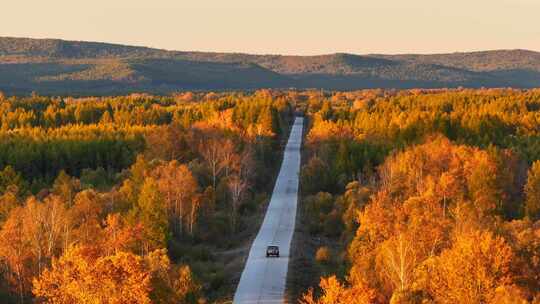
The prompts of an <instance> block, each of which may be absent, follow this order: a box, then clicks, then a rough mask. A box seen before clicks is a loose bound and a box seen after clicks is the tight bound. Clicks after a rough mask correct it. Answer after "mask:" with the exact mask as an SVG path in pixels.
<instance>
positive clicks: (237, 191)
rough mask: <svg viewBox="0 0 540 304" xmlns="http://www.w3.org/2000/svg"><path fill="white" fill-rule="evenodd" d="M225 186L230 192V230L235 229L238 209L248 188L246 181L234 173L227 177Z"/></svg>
mask: <svg viewBox="0 0 540 304" xmlns="http://www.w3.org/2000/svg"><path fill="white" fill-rule="evenodd" d="M227 187H228V188H229V192H230V193H231V230H232V231H236V226H237V222H238V209H239V207H240V204H241V203H242V200H243V198H244V194H245V192H246V190H247V188H248V183H247V181H246V180H244V179H243V178H242V177H241V176H239V175H238V174H234V175H231V176H230V177H229V178H228V179H227Z"/></svg>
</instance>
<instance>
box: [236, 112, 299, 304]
mask: <svg viewBox="0 0 540 304" xmlns="http://www.w3.org/2000/svg"><path fill="white" fill-rule="evenodd" d="M303 124H304V119H303V118H301V117H297V118H296V119H295V121H294V125H293V127H292V130H291V134H290V136H289V140H288V142H287V146H286V147H285V152H284V155H283V162H282V164H281V169H280V171H279V175H278V178H277V181H276V185H275V186H274V192H273V193H272V198H271V199H270V203H269V205H268V209H267V211H266V215H265V217H264V221H263V223H262V226H261V228H260V230H259V233H258V234H257V237H256V238H255V241H253V244H252V245H251V250H250V251H249V256H248V259H247V261H246V265H245V267H244V271H243V272H242V276H241V277H240V283H239V284H238V288H237V289H236V293H235V294H234V300H233V303H235V304H248V303H249V304H253V303H257V304H259V303H260V304H263V303H283V302H284V293H285V282H286V280H287V268H288V264H289V252H290V245H291V240H292V236H293V232H294V226H295V220H296V205H297V201H298V176H299V172H300V147H301V145H302V127H303ZM268 245H277V246H279V251H280V257H279V258H275V257H271V258H266V246H268Z"/></svg>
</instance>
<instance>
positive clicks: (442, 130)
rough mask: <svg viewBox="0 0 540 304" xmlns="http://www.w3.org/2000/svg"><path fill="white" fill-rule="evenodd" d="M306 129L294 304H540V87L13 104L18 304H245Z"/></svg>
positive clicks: (3, 234)
mask: <svg viewBox="0 0 540 304" xmlns="http://www.w3.org/2000/svg"><path fill="white" fill-rule="evenodd" d="M300 116H303V117H304V126H303V127H304V131H303V132H304V133H303V135H304V138H303V140H304V141H303V146H302V150H301V156H302V159H301V169H300V177H299V178H300V192H299V194H298V214H297V222H296V230H295V236H294V239H293V243H292V250H291V253H290V257H289V259H290V260H289V268H288V269H289V270H288V275H287V298H288V301H289V303H300V304H349V303H352V304H383V303H392V304H398V303H400V304H417V303H418V304H420V303H433V304H435V303H443V304H445V303H449V304H450V303H490V304H503V303H535V304H539V303H540V90H538V89H529V90H525V89H523V90H522V89H519V90H518V89H433V90H421V89H411V90H390V89H388V90H383V89H380V90H378V89H370V90H359V91H324V90H257V91H231V92H202V91H201V92H182V93H176V94H170V95H166V96H157V95H150V94H131V95H126V96H110V97H75V96H73V97H70V96H57V97H54V96H40V95H39V94H37V93H34V94H32V95H28V96H8V95H4V94H0V303H13V304H15V303H17V304H23V303H61V304H64V303H65V304H68V303H185V304H195V303H231V300H232V297H233V294H234V291H235V288H236V286H237V284H238V281H239V280H240V276H241V273H242V269H243V267H244V263H245V260H246V257H247V254H248V250H249V247H250V244H251V242H252V241H253V239H254V238H255V236H256V233H257V231H258V229H259V227H260V226H261V222H262V220H263V217H264V214H265V211H266V207H267V206H268V203H269V201H270V199H271V196H272V190H273V188H274V183H275V181H276V178H277V177H278V173H279V169H280V164H281V160H282V156H283V152H284V150H286V148H285V147H286V146H285V145H286V143H287V139H288V137H289V133H290V130H291V127H292V124H293V121H294V119H295V117H300Z"/></svg>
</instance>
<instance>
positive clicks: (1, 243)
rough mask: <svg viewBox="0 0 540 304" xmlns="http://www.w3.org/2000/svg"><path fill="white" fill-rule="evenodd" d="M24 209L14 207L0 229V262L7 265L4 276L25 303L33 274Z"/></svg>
mask: <svg viewBox="0 0 540 304" xmlns="http://www.w3.org/2000/svg"><path fill="white" fill-rule="evenodd" d="M23 217H24V209H23V208H22V207H19V208H16V209H14V210H13V211H12V212H11V214H10V216H9V218H8V219H7V221H6V222H5V223H4V225H3V226H2V230H0V262H1V263H2V264H3V265H5V266H6V267H5V269H6V270H5V272H4V278H5V279H6V281H7V282H8V283H9V284H10V285H11V286H13V288H14V290H15V293H16V294H17V295H18V297H19V302H20V303H23V301H24V298H25V296H26V295H27V294H28V293H29V292H30V283H31V281H30V280H31V277H32V274H33V269H32V264H33V259H34V256H33V255H32V249H31V246H32V245H31V243H30V241H29V240H28V238H27V237H26V236H25V234H24V223H23Z"/></svg>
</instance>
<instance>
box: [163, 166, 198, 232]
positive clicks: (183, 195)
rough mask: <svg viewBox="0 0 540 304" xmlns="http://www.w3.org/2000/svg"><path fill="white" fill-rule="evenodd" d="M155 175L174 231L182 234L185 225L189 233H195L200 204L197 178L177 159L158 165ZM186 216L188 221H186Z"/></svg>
mask: <svg viewBox="0 0 540 304" xmlns="http://www.w3.org/2000/svg"><path fill="white" fill-rule="evenodd" d="M154 175H155V176H156V181H157V186H158V189H159V191H160V192H161V194H162V196H163V198H164V200H165V203H166V205H167V210H168V214H169V218H170V222H171V227H173V231H174V232H175V233H176V234H178V235H179V236H182V234H183V231H184V226H187V227H188V229H189V233H190V234H193V227H194V225H195V222H196V216H197V210H198V206H199V202H198V198H197V194H198V188H199V185H198V183H197V180H196V179H195V178H194V177H193V175H192V174H191V171H190V170H189V168H188V167H187V166H186V165H181V164H179V163H178V162H177V161H171V162H169V163H167V164H164V165H162V166H159V167H157V168H156V169H155V170H154ZM186 217H187V218H188V221H186V223H184V218H186Z"/></svg>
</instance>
